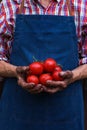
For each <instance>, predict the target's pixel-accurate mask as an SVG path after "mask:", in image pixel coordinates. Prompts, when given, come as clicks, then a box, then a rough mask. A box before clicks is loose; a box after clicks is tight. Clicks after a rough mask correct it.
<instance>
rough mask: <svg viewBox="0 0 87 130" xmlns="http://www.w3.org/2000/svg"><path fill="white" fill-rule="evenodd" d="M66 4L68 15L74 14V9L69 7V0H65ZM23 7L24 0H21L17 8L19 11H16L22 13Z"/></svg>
mask: <svg viewBox="0 0 87 130" xmlns="http://www.w3.org/2000/svg"><path fill="white" fill-rule="evenodd" d="M66 5H67V7H68V10H69V15H70V16H74V11H73V10H72V9H71V3H70V0H66ZM23 8H24V0H22V2H21V5H20V8H19V13H18V14H22V12H23Z"/></svg>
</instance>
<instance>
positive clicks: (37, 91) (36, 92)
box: [29, 88, 43, 94]
mask: <svg viewBox="0 0 87 130" xmlns="http://www.w3.org/2000/svg"><path fill="white" fill-rule="evenodd" d="M29 92H30V91H29ZM41 92H43V88H40V89H39V90H35V91H31V92H30V93H31V94H38V93H41Z"/></svg>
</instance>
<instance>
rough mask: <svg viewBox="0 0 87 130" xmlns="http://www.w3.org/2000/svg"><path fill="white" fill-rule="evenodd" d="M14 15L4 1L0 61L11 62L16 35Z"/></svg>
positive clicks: (2, 4) (1, 15) (0, 10)
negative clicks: (14, 35) (14, 34)
mask: <svg viewBox="0 0 87 130" xmlns="http://www.w3.org/2000/svg"><path fill="white" fill-rule="evenodd" d="M14 20H15V19H14V14H13V12H10V8H9V7H8V5H6V3H5V2H4V1H3V2H2V3H1V9H0V60H4V61H6V62H9V59H10V54H11V50H12V41H13V33H14Z"/></svg>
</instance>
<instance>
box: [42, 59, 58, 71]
mask: <svg viewBox="0 0 87 130" xmlns="http://www.w3.org/2000/svg"><path fill="white" fill-rule="evenodd" d="M56 65H57V63H56V61H55V60H54V59H52V58H48V59H46V60H45V61H44V68H45V71H46V72H53V71H54V68H55V67H56Z"/></svg>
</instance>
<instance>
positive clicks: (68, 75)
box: [59, 70, 73, 79]
mask: <svg viewBox="0 0 87 130" xmlns="http://www.w3.org/2000/svg"><path fill="white" fill-rule="evenodd" d="M59 75H60V76H61V77H62V78H64V79H66V78H68V79H69V78H71V77H72V76H73V73H72V71H70V70H67V71H62V72H60V73H59Z"/></svg>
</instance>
